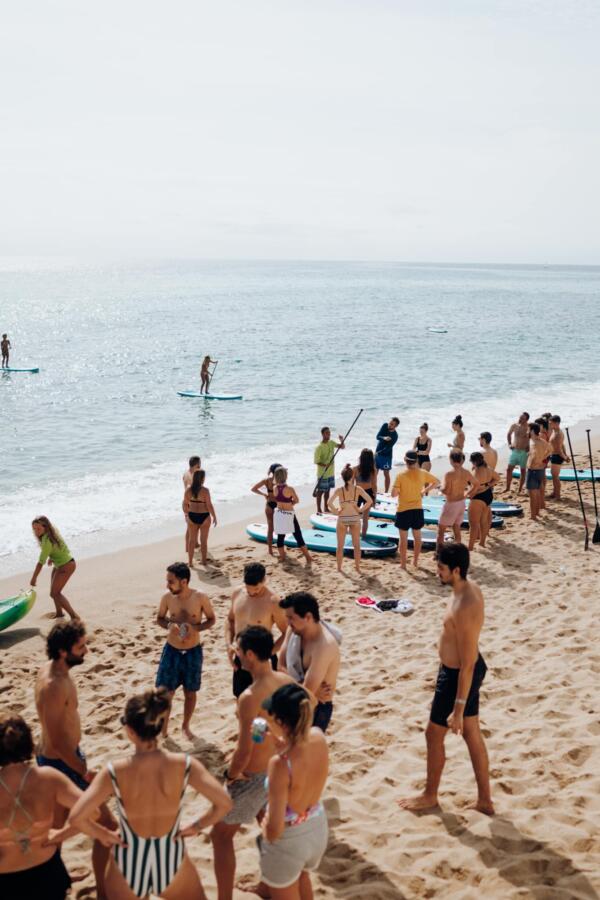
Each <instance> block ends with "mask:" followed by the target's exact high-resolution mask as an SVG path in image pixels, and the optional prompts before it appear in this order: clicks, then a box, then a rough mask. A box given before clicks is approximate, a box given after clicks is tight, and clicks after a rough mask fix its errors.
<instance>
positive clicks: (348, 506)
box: [329, 463, 373, 575]
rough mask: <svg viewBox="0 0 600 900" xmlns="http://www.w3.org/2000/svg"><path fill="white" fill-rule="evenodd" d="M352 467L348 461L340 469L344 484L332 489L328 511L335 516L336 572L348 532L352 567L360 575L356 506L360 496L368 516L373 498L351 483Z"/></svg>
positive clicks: (340, 566) (357, 508)
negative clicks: (351, 551) (351, 549)
mask: <svg viewBox="0 0 600 900" xmlns="http://www.w3.org/2000/svg"><path fill="white" fill-rule="evenodd" d="M353 480H354V469H353V468H352V466H351V465H350V463H346V465H345V466H344V468H343V469H342V481H343V482H344V484H343V485H342V487H339V488H338V489H337V490H336V491H334V493H333V496H332V497H331V500H330V501H329V511H330V512H331V513H332V514H333V515H334V516H337V525H336V529H335V530H336V533H337V549H336V551H335V558H336V562H337V568H338V572H341V571H342V562H343V559H344V545H345V543H346V535H347V534H348V532H350V534H351V535H352V546H353V547H354V567H355V569H356V571H357V572H358V574H359V575H360V524H361V518H362V516H361V512H360V509H359V506H358V500H359V498H362V500H363V502H364V504H365V506H364V510H363V515H364V514H365V513H366V515H367V516H368V514H369V510H370V509H371V507H372V506H373V500H372V498H371V497H369V495H368V494H367V492H366V491H365V490H363V488H361V487H360V486H359V485H357V484H353V483H352V482H353Z"/></svg>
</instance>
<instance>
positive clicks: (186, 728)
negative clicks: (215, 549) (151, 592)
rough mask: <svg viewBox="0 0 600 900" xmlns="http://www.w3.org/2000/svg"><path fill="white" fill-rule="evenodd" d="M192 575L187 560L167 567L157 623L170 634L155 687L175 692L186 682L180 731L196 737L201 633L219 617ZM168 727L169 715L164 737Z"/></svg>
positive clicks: (166, 720)
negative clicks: (194, 587)
mask: <svg viewBox="0 0 600 900" xmlns="http://www.w3.org/2000/svg"><path fill="white" fill-rule="evenodd" d="M190 578H191V572H190V569H189V566H187V565H186V564H185V563H182V562H177V563H173V564H172V565H170V566H168V567H167V588H168V591H167V593H166V594H163V597H162V599H161V601H160V606H159V608H158V615H157V617H156V622H157V624H158V625H160V627H161V628H165V629H166V630H167V631H168V633H169V634H168V637H167V642H166V644H165V646H164V647H163V651H162V654H161V657H160V662H159V664H158V672H157V673H156V687H157V688H158V687H164V688H166V689H167V690H168V691H170V692H171V694H174V693H175V691H176V690H177V688H178V687H179V685H183V697H184V700H183V725H182V729H181V730H182V731H183V733H184V734H185V736H186V737H187V738H188V739H189V740H193V738H194V735H193V733H192V731H191V729H190V722H191V720H192V715H193V712H194V709H195V708H196V699H197V694H198V691H199V690H200V682H201V680H202V644H201V643H200V632H201V631H206V629H207V628H212V626H213V625H214V624H215V622H216V616H215V613H214V610H213V608H212V604H211V602H210V600H209V599H208V597H207V596H206V594H203V593H201V591H194V590H192V589H191V588H190ZM168 726H169V717H168V715H167V716H166V717H165V728H164V732H163V734H164V735H165V737H166V734H167V729H168Z"/></svg>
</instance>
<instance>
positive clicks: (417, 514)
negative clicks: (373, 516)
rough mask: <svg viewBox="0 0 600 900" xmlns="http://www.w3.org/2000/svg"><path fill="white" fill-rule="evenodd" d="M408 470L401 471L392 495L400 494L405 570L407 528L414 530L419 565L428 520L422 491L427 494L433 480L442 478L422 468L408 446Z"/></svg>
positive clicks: (398, 517) (398, 524)
mask: <svg viewBox="0 0 600 900" xmlns="http://www.w3.org/2000/svg"><path fill="white" fill-rule="evenodd" d="M404 462H405V464H406V472H400V474H399V475H397V476H396V480H395V481H394V487H393V489H392V497H397V498H398V508H397V510H396V518H395V525H396V528H397V529H398V530H399V532H400V565H401V566H402V568H403V569H404V570H406V561H407V551H408V532H409V530H411V531H412V534H413V548H414V550H413V563H414V566H415V569H418V567H419V554H420V553H421V529H422V528H423V525H424V524H425V514H424V513H423V493H425V494H428V493H429V491H430V490H431V488H432V487H433V485H434V484H439V483H440V479H439V478H436V476H435V475H432V474H431V472H427V471H426V470H425V469H420V468H419V466H418V457H417V453H416V451H415V450H407V451H406V453H405V454H404Z"/></svg>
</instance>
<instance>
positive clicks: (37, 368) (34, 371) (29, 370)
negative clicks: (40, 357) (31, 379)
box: [0, 366, 40, 374]
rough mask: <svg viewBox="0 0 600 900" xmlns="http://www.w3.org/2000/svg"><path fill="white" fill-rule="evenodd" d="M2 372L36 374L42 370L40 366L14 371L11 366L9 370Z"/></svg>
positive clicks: (5, 369)
mask: <svg viewBox="0 0 600 900" xmlns="http://www.w3.org/2000/svg"><path fill="white" fill-rule="evenodd" d="M0 371H2V372H32V373H33V374H35V373H36V372H39V371H40V368H39V366H34V367H33V368H32V369H13V367H12V366H9V367H8V368H4V369H0Z"/></svg>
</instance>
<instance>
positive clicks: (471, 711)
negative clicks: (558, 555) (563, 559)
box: [398, 544, 494, 816]
mask: <svg viewBox="0 0 600 900" xmlns="http://www.w3.org/2000/svg"><path fill="white" fill-rule="evenodd" d="M468 571H469V551H468V550H467V548H466V547H465V546H464V544H446V545H445V546H444V547H442V549H441V551H440V554H439V556H438V574H439V577H440V581H441V582H442V584H449V585H451V587H452V597H451V598H450V599H449V601H448V606H447V608H446V613H445V616H444V622H443V626H442V633H441V635H440V641H439V654H440V662H441V664H440V668H439V672H438V677H437V683H436V687H435V695H434V698H433V703H432V706H431V714H430V718H429V724H428V725H427V730H426V732H425V738H426V741H427V781H426V784H425V790H424V791H423V793H422V794H419V796H417V797H409V798H408V799H405V800H400V801H398V802H399V803H400V806H401V807H403V809H411V810H420V809H430V808H431V807H433V806H437V804H438V790H439V786H440V781H441V778H442V771H443V769H444V762H445V760H446V755H445V752H444V741H445V738H446V734H447V733H448V729H450V730H451V731H452V732H453V733H454V734H462V736H463V738H464V740H465V743H466V745H467V748H468V750H469V756H470V757H471V764H472V766H473V771H474V772H475V780H476V781H477V800H476V801H475V803H474V804H473V805H472V806H471V809H477V810H479V812H482V813H486V815H489V816H491V815H493V813H494V806H493V804H492V797H491V792H490V776H489V762H488V755H487V749H486V746H485V742H484V740H483V736H482V734H481V731H480V728H479V689H480V687H481V683H482V681H483V679H484V677H485V673H486V671H487V666H486V664H485V662H484V659H483V657H482V655H481V653H480V652H479V646H478V644H479V635H480V633H481V628H482V626H483V618H484V611H483V594H482V593H481V590H480V588H479V587H478V586H477V585H476V584H475V583H474V582H473V581H467V573H468Z"/></svg>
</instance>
